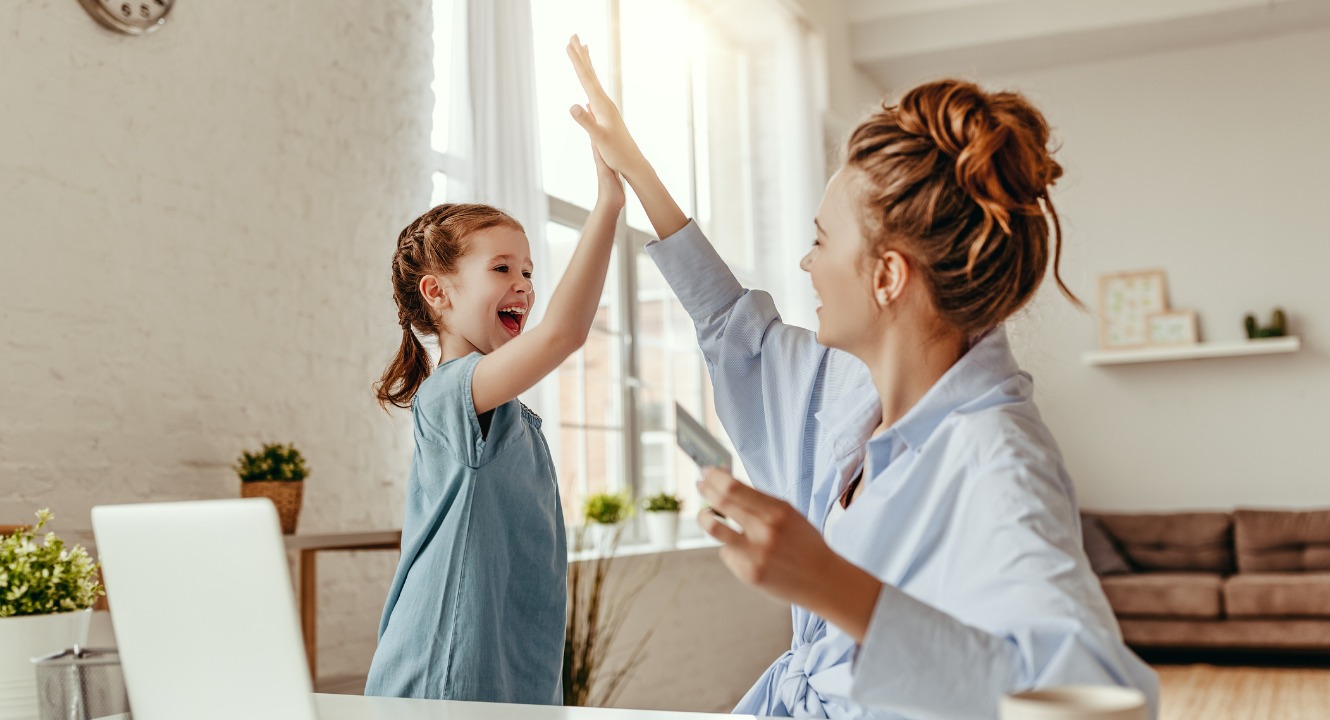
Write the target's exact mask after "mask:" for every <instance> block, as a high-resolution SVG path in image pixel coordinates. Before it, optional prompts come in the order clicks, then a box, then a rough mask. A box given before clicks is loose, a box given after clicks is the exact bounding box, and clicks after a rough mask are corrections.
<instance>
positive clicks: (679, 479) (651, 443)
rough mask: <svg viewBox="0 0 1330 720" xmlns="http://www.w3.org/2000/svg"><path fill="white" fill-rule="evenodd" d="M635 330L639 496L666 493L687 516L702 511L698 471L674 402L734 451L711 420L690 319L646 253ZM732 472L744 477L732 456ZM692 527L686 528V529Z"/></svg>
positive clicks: (710, 404)
mask: <svg viewBox="0 0 1330 720" xmlns="http://www.w3.org/2000/svg"><path fill="white" fill-rule="evenodd" d="M637 272H638V280H639V285H638V294H637V300H638V305H637V327H638V338H637V346H638V348H639V363H640V366H639V368H640V372H641V381H642V387H641V389H640V391H639V392H638V418H639V422H640V425H641V438H640V442H641V449H642V484H641V494H643V495H653V494H655V493H658V492H662V491H665V492H671V493H674V494H676V495H679V496H680V498H682V499H683V501H684V504H685V509H686V510H687V511H696V510H697V509H698V508H700V507H701V502H700V498H699V496H698V493H697V487H696V484H695V483H694V482H693V481H694V480H695V479H696V478H697V476H698V470H697V466H696V465H694V464H693V461H692V460H691V459H689V458H688V456H687V455H685V454H684V453H683V451H682V450H680V449H679V448H678V444H677V443H676V442H675V437H674V430H675V422H674V403H676V402H677V403H679V404H680V405H682V406H683V407H684V409H685V410H687V411H688V412H689V413H691V414H692V415H693V416H694V417H696V418H698V419H699V420H701V421H702V422H703V423H705V424H706V426H707V429H708V430H710V431H711V432H712V433H714V434H715V435H716V437H718V438H720V439H721V441H722V442H724V443H725V444H726V445H727V446H728V447H730V452H731V453H733V452H734V448H733V445H732V444H731V443H730V442H729V440H728V438H726V437H725V434H724V431H723V430H722V428H721V426H720V421H719V420H718V419H717V418H716V414H715V410H714V407H713V402H712V397H711V383H710V382H709V380H708V378H707V373H706V367H705V364H704V362H703V359H702V353H701V351H700V350H699V349H698V347H697V339H696V333H695V331H694V329H693V323H692V320H691V319H690V318H689V317H688V313H687V312H686V311H684V309H683V306H682V305H680V303H679V301H678V299H677V298H676V297H675V296H674V294H673V293H672V292H670V290H669V288H668V287H667V286H666V285H665V280H664V278H663V277H662V276H661V274H660V271H659V270H657V269H656V265H655V263H653V262H652V261H651V260H650V258H648V257H646V255H645V254H639V255H638V260H637ZM735 473H736V475H738V476H739V477H746V476H745V475H744V472H743V469H742V467H740V466H739V464H738V457H737V456H736V457H735ZM686 526H687V527H691V525H690V524H689V525H686Z"/></svg>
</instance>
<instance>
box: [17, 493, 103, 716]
mask: <svg viewBox="0 0 1330 720" xmlns="http://www.w3.org/2000/svg"><path fill="white" fill-rule="evenodd" d="M52 517H53V516H52V515H51V511H50V510H45V509H43V510H38V511H37V524H36V525H34V526H32V527H20V528H18V529H15V530H14V531H13V532H11V533H8V534H3V533H0V709H8V710H9V711H13V712H15V713H17V715H16V717H34V718H35V717H37V675H36V673H35V672H34V671H33V667H32V658H34V657H39V656H42V655H49V654H51V653H54V652H59V651H61V650H64V649H66V648H69V647H72V646H73V645H75V644H79V645H83V644H86V643H87V641H88V621H89V618H90V617H91V615H92V609H91V608H92V605H93V603H95V602H97V598H98V597H100V596H101V595H103V594H105V592H104V591H103V590H102V585H101V582H99V580H98V574H97V563H95V562H93V561H92V558H90V557H88V552H87V551H86V550H84V549H83V547H82V546H80V545H75V546H73V547H70V548H67V547H65V543H64V541H62V540H61V539H60V538H58V537H56V535H55V533H51V532H48V533H46V536H45V537H44V538H42V541H41V544H38V542H37V539H36V538H37V533H38V531H39V530H41V529H42V528H43V527H45V526H46V524H47V523H48V522H50V521H51V518H52ZM0 714H3V713H0Z"/></svg>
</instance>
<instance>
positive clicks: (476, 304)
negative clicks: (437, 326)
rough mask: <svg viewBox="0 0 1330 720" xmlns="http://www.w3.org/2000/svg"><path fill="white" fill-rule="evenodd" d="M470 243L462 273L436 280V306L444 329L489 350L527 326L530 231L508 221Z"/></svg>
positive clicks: (530, 300) (481, 232)
mask: <svg viewBox="0 0 1330 720" xmlns="http://www.w3.org/2000/svg"><path fill="white" fill-rule="evenodd" d="M466 243H467V249H466V254H465V255H463V256H462V258H461V259H460V260H458V263H457V272H455V273H452V274H451V275H448V276H446V277H439V278H438V279H437V280H438V283H439V290H440V291H441V293H442V296H443V299H442V302H441V303H439V304H435V303H434V302H431V305H434V307H435V309H436V311H438V314H439V316H440V319H441V320H442V321H443V322H442V325H443V332H444V333H445V334H447V335H451V336H453V337H454V338H455V339H458V340H462V341H464V342H465V345H469V346H470V348H471V349H472V350H474V351H478V352H481V353H485V354H488V353H491V352H493V351H494V350H495V349H497V348H499V347H501V346H502V345H503V344H504V343H506V342H508V341H509V340H512V339H513V338H515V337H517V336H518V335H520V334H521V333H522V330H523V329H524V328H525V327H526V319H527V317H528V313H530V311H531V307H532V305H533V304H534V302H535V293H534V288H533V286H532V284H531V272H532V268H533V266H532V264H531V244H530V242H529V241H528V240H527V237H526V233H524V232H522V231H521V230H518V229H517V228H514V227H510V226H507V225H498V226H494V227H488V228H485V229H483V230H478V231H476V232H474V233H472V234H471V235H470V236H468V237H467V238H466ZM425 295H426V297H429V295H430V293H429V292H428V291H426V293H425Z"/></svg>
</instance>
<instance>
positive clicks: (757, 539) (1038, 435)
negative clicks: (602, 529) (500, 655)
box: [569, 38, 1158, 718]
mask: <svg viewBox="0 0 1330 720" xmlns="http://www.w3.org/2000/svg"><path fill="white" fill-rule="evenodd" d="M569 55H570V57H571V58H572V60H573V63H574V66H575V67H576V69H577V71H578V75H579V78H580V79H581V81H582V85H583V87H584V89H585V90H586V91H587V94H588V96H589V100H590V104H589V107H588V108H586V109H582V108H574V109H573V115H574V118H575V119H576V120H577V121H578V122H579V124H581V125H582V126H583V128H584V129H586V130H587V132H588V134H590V136H591V139H592V141H593V143H594V144H595V146H596V148H597V149H598V150H599V151H600V153H601V155H602V157H604V159H605V161H606V163H607V164H609V166H610V167H611V168H612V169H614V170H616V171H618V172H619V173H621V174H622V175H623V177H624V178H626V179H627V180H628V182H629V184H630V185H631V186H632V187H633V190H634V191H635V192H636V193H637V195H638V197H639V198H640V199H641V201H642V204H643V207H644V208H645V209H646V211H647V214H648V216H649V218H650V219H651V222H652V224H653V226H654V228H655V230H656V232H657V234H658V235H659V237H661V238H662V240H660V241H658V242H655V243H652V244H651V245H649V246H648V252H649V253H650V254H651V256H652V258H653V259H654V260H655V261H656V263H657V265H658V266H659V267H660V269H661V272H662V273H663V274H664V276H665V278H666V279H667V280H668V281H669V283H670V285H671V288H672V289H673V290H674V291H675V293H676V294H677V295H678V296H679V299H680V301H681V302H682V303H683V305H684V307H685V308H687V310H688V312H689V313H690V315H691V316H692V318H693V320H694V323H695V324H696V327H697V332H698V339H699V342H700V344H701V347H702V350H703V353H704V354H705V355H706V358H707V361H708V365H709V367H710V370H711V373H712V377H713V381H714V385H715V388H716V406H717V410H718V412H719V415H720V417H721V420H722V422H723V423H724V425H725V428H726V430H727V431H728V432H729V434H730V437H731V438H732V439H733V440H734V442H735V446H736V448H737V449H738V451H739V453H740V455H741V457H742V459H743V462H744V466H745V467H746V468H747V469H748V470H749V472H750V473H751V474H752V475H753V478H752V480H753V483H754V485H755V486H756V487H757V488H758V490H754V489H753V488H749V487H747V486H745V485H743V484H741V483H739V482H738V481H736V480H735V479H734V478H733V477H731V476H730V475H729V474H728V473H726V472H724V471H722V470H718V469H708V470H707V471H706V473H705V475H704V480H703V481H702V482H701V489H702V493H703V495H704V496H705V497H706V498H707V500H708V502H710V503H711V504H712V506H713V507H714V508H715V510H716V511H717V512H719V513H721V514H723V515H725V516H728V517H730V518H732V519H733V520H734V521H736V522H737V523H738V524H739V525H740V526H741V527H742V528H743V531H742V532H736V531H735V530H733V529H731V528H730V527H728V526H726V525H725V524H722V523H721V522H719V521H718V520H717V518H716V516H715V515H714V514H713V513H711V512H709V511H704V512H703V513H701V514H700V515H699V522H700V523H701V525H702V527H703V528H704V529H705V530H706V531H707V532H708V533H710V534H711V535H712V536H713V537H715V538H717V539H718V540H720V541H721V542H722V543H724V547H723V548H722V550H721V557H722V559H723V560H724V561H725V563H726V564H727V565H728V566H729V567H730V568H731V570H732V571H734V573H735V574H736V575H737V576H738V577H739V578H740V579H742V580H744V581H745V582H748V583H750V584H753V585H756V586H757V587H759V588H762V589H763V590H765V591H767V592H769V593H771V594H773V595H775V596H777V597H779V598H782V599H785V600H788V601H790V602H791V603H793V604H794V606H795V607H794V640H793V644H792V647H791V650H790V651H789V652H787V653H785V654H784V655H783V656H782V657H781V658H779V659H777V660H776V662H775V663H774V664H773V665H772V666H771V668H770V669H768V670H767V672H766V674H764V675H763V677H762V678H761V679H760V680H759V681H758V683H757V684H756V685H755V686H754V687H753V688H752V689H751V690H750V691H749V692H748V694H747V695H746V696H745V697H744V698H743V700H742V701H741V702H740V704H739V706H738V707H737V708H736V709H735V712H738V713H746V714H756V715H797V716H811V717H837V718H840V717H847V718H849V717H856V718H857V717H882V718H895V717H910V718H988V717H993V716H995V715H996V708H997V702H998V699H999V698H1000V697H1001V696H1002V695H1003V694H1005V693H1009V692H1014V691H1019V690H1025V689H1029V688H1033V687H1041V686H1048V685H1059V684H1068V683H1095V684H1115V685H1124V686H1130V687H1135V688H1138V689H1140V690H1142V691H1143V692H1144V693H1145V694H1146V695H1147V697H1148V698H1149V700H1150V706H1151V708H1152V712H1153V708H1154V707H1156V705H1157V695H1158V680H1157V678H1156V677H1155V675H1154V673H1153V672H1152V671H1151V670H1150V669H1149V667H1148V666H1146V665H1145V664H1144V663H1142V662H1141V661H1140V659H1139V658H1137V657H1136V656H1135V655H1133V654H1132V653H1131V652H1130V651H1129V650H1128V649H1127V648H1126V647H1125V645H1124V644H1123V642H1122V639H1121V633H1120V631H1119V630H1118V627H1117V623H1116V621H1115V619H1114V617H1113V614H1112V612H1111V610H1110V609H1109V606H1108V603H1107V601H1106V600H1105V598H1104V595H1103V593H1102V591H1101V589H1100V587H1099V584H1098V581H1097V580H1096V578H1095V576H1094V574H1093V573H1092V572H1091V570H1090V567H1089V563H1088V561H1087V560H1086V558H1085V555H1084V552H1083V551H1082V550H1081V546H1080V529H1079V518H1078V514H1077V510H1076V502H1075V498H1074V493H1073V488H1072V484H1071V481H1070V478H1069V477H1068V476H1067V472H1066V470H1065V467H1064V464H1063V461H1062V457H1061V454H1060V453H1059V451H1058V449H1057V445H1056V443H1055V442H1054V440H1053V437H1052V435H1051V434H1050V433H1049V431H1048V429H1047V428H1046V427H1045V426H1044V424H1043V422H1042V420H1041V419H1040V417H1039V413H1038V411H1037V409H1036V408H1035V406H1034V403H1033V388H1032V385H1031V380H1030V376H1029V375H1028V374H1026V373H1024V372H1022V371H1021V370H1020V369H1019V367H1018V366H1017V364H1016V360H1015V358H1014V357H1013V356H1012V353H1011V349H1010V347H1009V345H1008V342H1007V336H1006V332H1005V330H1004V329H1003V325H1002V323H1003V322H1004V321H1005V320H1006V319H1007V318H1009V317H1010V316H1011V315H1012V314H1013V313H1015V312H1016V311H1017V310H1019V309H1020V308H1021V307H1023V306H1024V305H1025V304H1026V303H1027V302H1028V301H1029V300H1030V298H1031V297H1033V295H1034V293H1035V291H1036V289H1037V288H1038V286H1039V284H1040V281H1041V280H1042V279H1043V276H1044V273H1045V268H1046V267H1047V265H1048V261H1049V255H1050V242H1049V234H1050V225H1051V227H1052V230H1053V232H1054V242H1053V243H1052V253H1051V254H1052V256H1053V266H1054V278H1055V279H1056V281H1057V284H1058V286H1059V287H1060V288H1061V289H1062V291H1063V292H1064V293H1065V294H1067V295H1068V297H1071V298H1072V299H1073V301H1074V300H1075V298H1074V297H1073V296H1071V293H1070V292H1069V291H1068V290H1067V289H1066V287H1065V286H1064V285H1063V284H1062V281H1061V278H1060V277H1059V275H1058V264H1059V255H1060V250H1061V232H1060V228H1059V225H1058V220H1057V215H1056V212H1055V211H1054V209H1053V203H1052V201H1051V199H1050V198H1049V195H1048V188H1049V187H1050V186H1051V185H1052V183H1053V182H1054V181H1055V180H1056V179H1057V178H1058V177H1059V176H1060V175H1061V172H1062V170H1061V167H1060V166H1059V165H1058V164H1057V162H1055V161H1054V160H1053V159H1052V157H1051V155H1050V152H1049V150H1048V148H1047V145H1048V139H1049V138H1048V126H1047V124H1046V123H1045V121H1044V119H1043V117H1042V115H1040V113H1039V112H1038V110H1036V109H1035V108H1034V107H1032V106H1031V105H1030V104H1029V103H1028V102H1027V101H1026V100H1025V99H1024V98H1023V97H1021V96H1019V95H1016V94H1013V93H993V94H989V93H986V92H984V91H983V90H981V89H980V88H978V87H977V86H975V85H973V84H970V83H965V82H959V81H954V80H947V81H941V82H935V83H929V84H926V85H923V86H920V87H917V88H915V89H913V90H911V91H909V92H908V93H906V94H905V95H904V96H903V97H902V99H901V100H900V102H899V103H898V104H896V105H884V106H883V108H882V110H881V111H879V112H877V113H875V114H873V115H872V116H871V117H869V118H868V119H867V120H865V121H864V122H863V123H862V124H860V125H859V127H858V128H856V129H855V131H854V133H853V135H852V137H851V139H850V142H849V147H848V157H847V159H846V162H845V164H844V166H843V167H841V168H840V170H839V171H838V172H837V173H836V174H835V176H834V177H833V178H832V179H831V181H830V182H829V183H828V184H827V188H826V192H825V195H824V197H823V200H822V203H821V206H820V207H819V209H818V213H817V217H816V218H815V220H814V226H815V230H816V240H815V241H814V244H813V248H812V249H811V250H810V251H809V253H808V255H807V256H805V257H804V259H803V261H802V262H801V267H802V268H803V269H804V270H805V271H807V272H808V273H809V274H810V275H811V277H812V282H813V286H814V289H815V290H816V291H817V293H818V295H819V297H820V299H821V302H822V307H820V308H819V309H818V318H819V328H818V331H817V333H816V335H814V334H813V333H811V332H809V331H807V330H803V329H801V328H796V327H791V326H788V325H785V324H783V323H782V322H781V321H780V317H779V316H778V314H777V313H776V310H775V306H774V304H773V303H772V301H771V298H770V296H768V295H767V294H766V293H763V292H760V291H752V290H745V289H744V288H742V287H741V286H740V285H739V283H738V281H737V280H736V279H735V278H734V276H733V274H732V273H730V271H729V269H728V268H727V267H726V266H725V264H724V262H723V261H722V260H721V259H720V257H719V256H718V255H717V254H716V252H715V250H714V249H713V248H712V247H711V245H710V244H709V243H708V242H707V240H706V238H705V237H703V236H702V234H701V232H700V231H699V230H698V228H697V226H696V224H694V223H692V222H690V221H689V220H688V219H687V218H686V217H685V216H684V215H683V213H682V212H681V211H680V209H679V207H678V205H677V204H675V203H674V201H673V200H672V199H671V198H670V196H669V193H668V192H666V191H665V189H664V186H663V185H662V184H661V182H660V180H659V178H658V177H657V176H656V174H655V172H654V171H653V170H652V168H651V166H650V164H649V163H647V161H646V159H645V158H644V157H643V156H642V153H641V151H640V150H639V149H638V148H637V145H636V143H635V142H634V141H633V139H632V137H631V135H630V134H629V133H628V131H627V128H626V127H625V126H624V124H623V121H622V119H621V117H620V116H619V113H618V110H617V108H615V107H614V105H613V103H612V102H611V101H610V99H609V97H608V96H607V95H606V94H605V92H604V90H603V89H602V88H601V87H600V84H599V82H598V81H597V79H596V77H595V74H594V71H593V70H592V68H591V64H590V59H589V56H588V54H587V51H586V48H585V46H582V45H581V44H580V42H578V41H577V39H576V38H574V39H573V42H572V43H570V45H569ZM759 490H760V491H764V492H759ZM766 493H771V495H768V494H766ZM772 495H774V496H775V497H772Z"/></svg>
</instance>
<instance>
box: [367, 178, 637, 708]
mask: <svg viewBox="0 0 1330 720" xmlns="http://www.w3.org/2000/svg"><path fill="white" fill-rule="evenodd" d="M596 169H597V173H598V176H599V197H598V199H597V202H596V207H595V209H593V210H592V211H591V216H590V217H589V218H588V219H587V224H586V227H585V229H584V230H583V234H582V240H581V242H580V243H579V244H578V246H577V250H576V251H575V252H574V254H573V258H572V261H571V262H570V264H569V266H568V270H567V271H566V272H565V273H564V276H563V279H562V280H561V281H560V282H559V286H558V288H557V289H555V291H554V295H553V297H551V298H550V305H549V309H548V311H547V312H546V315H545V318H544V320H543V321H542V322H541V323H540V324H539V325H537V326H536V327H535V328H533V329H531V330H530V331H524V330H525V325H526V319H527V317H528V313H530V311H531V308H532V306H533V305H534V304H535V296H534V291H533V288H532V285H531V271H532V265H531V249H530V245H529V244H528V242H527V238H526V235H525V233H523V231H522V226H521V225H519V224H518V223H517V221H516V220H514V219H513V218H511V217H509V216H508V215H506V214H505V213H503V212H502V211H501V210H497V209H495V208H492V207H489V206H486V205H464V204H449V205H440V206H438V207H436V208H434V209H433V210H430V211H429V212H427V213H425V214H424V215H422V216H420V217H419V218H418V219H417V220H416V221H415V222H413V223H411V224H410V225H409V226H407V228H406V229H405V230H403V231H402V233H401V235H400V236H399V237H398V239H397V252H396V253H395V254H394V255H393V262H392V274H393V295H394V299H395V300H396V301H397V317H398V321H399V322H400V323H401V325H402V346H401V348H400V349H399V350H398V352H397V358H396V359H395V360H393V362H392V364H391V365H389V367H388V369H387V370H386V371H385V372H384V374H383V379H382V380H381V381H380V382H379V383H378V385H377V387H376V389H377V392H378V397H379V402H380V403H381V404H383V405H384V406H385V407H386V406H387V404H388V403H392V404H393V405H396V406H398V407H403V408H407V407H409V408H410V409H411V417H412V425H413V430H414V435H415V441H416V442H415V444H416V449H415V455H414V457H413V459H412V463H411V476H410V480H409V483H408V486H407V494H406V514H405V518H404V520H403V522H402V559H401V563H400V564H399V565H398V568H397V573H396V575H395V576H394V578H393V583H392V587H391V588H390V589H389V591H388V600H387V603H386V604H385V606H384V610H383V620H382V622H381V623H380V625H379V645H378V649H377V650H376V652H375V653H374V660H373V663H372V664H371V666H370V673H369V678H368V680H367V682H366V685H365V694H366V695H382V696H392V697H416V698H435V699H450V700H483V701H491V702H512V703H526V704H544V705H561V704H562V702H563V692H562V688H561V683H560V679H561V676H562V666H563V644H564V623H565V605H566V598H567V579H566V577H567V549H566V542H565V536H564V526H563V512H562V510H561V509H560V505H559V488H558V485H557V483H556V481H555V476H554V464H553V462H552V461H551V459H550V453H549V448H548V447H547V446H546V443H545V438H544V436H543V435H542V434H541V430H540V418H539V417H537V416H536V415H535V414H534V413H532V412H531V411H530V410H528V409H527V407H526V406H525V405H523V404H522V403H521V402H519V401H518V400H517V396H518V394H520V393H522V392H523V391H525V390H527V389H529V388H530V387H532V386H533V385H535V384H536V382H538V381H539V380H540V379H541V378H543V377H545V376H546V375H547V374H549V373H550V372H551V371H552V370H554V369H555V368H557V367H558V366H559V364H560V363H562V362H563V361H564V359H565V358H567V357H568V356H569V355H570V354H572V353H573V352H574V351H576V350H577V349H578V348H579V347H581V346H582V344H583V343H584V342H585V341H586V337H587V333H588V332H589V330H590V328H591V321H592V319H593V318H594V317H595V314H596V308H597V306H598V305H599V304H600V296H601V290H602V288H603V287H604V284H605V273H606V270H607V268H608V266H609V258H610V250H611V248H612V245H613V242H614V225H615V222H616V219H617V218H618V215H619V212H620V211H621V210H622V209H623V204H624V195H623V187H622V185H621V184H620V181H619V179H618V176H617V175H616V174H615V173H614V172H612V171H611V170H609V169H608V168H607V167H606V166H605V164H604V163H603V162H602V161H601V160H600V158H599V155H597V156H596ZM415 333H420V334H422V335H435V336H437V337H438V340H439V348H440V350H441V355H440V359H439V366H438V367H437V368H435V369H434V370H433V372H431V370H430V362H429V357H428V355H427V354H426V352H425V349H424V347H422V346H421V344H420V341H419V340H417V339H416V335H415Z"/></svg>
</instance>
